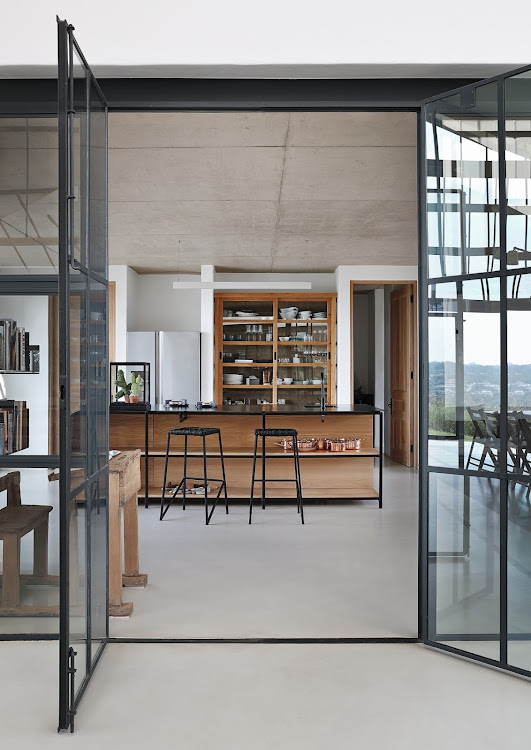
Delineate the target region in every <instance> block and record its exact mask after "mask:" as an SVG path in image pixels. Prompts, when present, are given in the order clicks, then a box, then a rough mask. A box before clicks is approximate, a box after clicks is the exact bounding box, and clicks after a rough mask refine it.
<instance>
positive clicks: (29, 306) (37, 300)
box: [0, 296, 48, 456]
mask: <svg viewBox="0 0 531 750" xmlns="http://www.w3.org/2000/svg"><path fill="white" fill-rule="evenodd" d="M0 318H11V319H13V320H16V322H17V325H18V326H21V327H23V328H25V329H26V331H28V332H29V335H30V337H29V340H30V344H37V345H38V346H39V347H40V371H39V373H38V374H35V375H0V398H8V399H14V400H16V401H26V403H27V406H28V409H29V427H30V432H29V437H30V439H29V447H28V448H27V449H26V450H23V451H19V452H18V453H17V454H16V455H17V456H20V455H23V454H24V453H27V454H36V455H39V454H40V455H42V454H47V453H48V297H40V296H39V297H34V296H20V297H19V296H13V297H7V296H2V297H0Z"/></svg>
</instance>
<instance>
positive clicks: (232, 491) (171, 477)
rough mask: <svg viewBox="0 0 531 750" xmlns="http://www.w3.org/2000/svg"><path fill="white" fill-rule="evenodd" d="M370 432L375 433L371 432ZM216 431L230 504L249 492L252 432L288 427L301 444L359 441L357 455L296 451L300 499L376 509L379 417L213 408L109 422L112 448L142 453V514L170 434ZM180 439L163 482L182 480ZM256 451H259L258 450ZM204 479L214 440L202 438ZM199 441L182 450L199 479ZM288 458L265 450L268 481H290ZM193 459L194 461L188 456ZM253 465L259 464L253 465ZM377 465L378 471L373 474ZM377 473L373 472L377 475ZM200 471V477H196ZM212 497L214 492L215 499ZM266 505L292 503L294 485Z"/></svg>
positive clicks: (366, 412)
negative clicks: (371, 504)
mask: <svg viewBox="0 0 531 750" xmlns="http://www.w3.org/2000/svg"><path fill="white" fill-rule="evenodd" d="M376 425H378V427H377V428H376ZM182 426H187V427H219V429H220V430H221V439H222V441H223V453H224V457H225V470H226V475H227V489H228V494H229V498H230V499H248V498H249V494H250V487H251V471H252V457H253V450H254V431H255V429H256V428H258V427H262V428H273V427H290V428H293V429H296V430H297V431H298V433H299V440H300V439H301V438H309V437H313V438H318V437H324V438H335V437H339V438H346V437H350V438H361V439H362V440H363V442H362V444H361V448H360V449H359V450H348V451H338V452H330V451H324V450H323V451H320V450H318V451H308V452H304V451H301V452H300V463H301V479H302V491H303V496H304V499H305V500H312V499H313V500H351V501H355V500H367V499H374V500H376V501H378V505H379V507H380V508H381V507H382V492H381V488H382V459H383V453H382V450H381V448H376V447H375V434H377V435H378V436H379V438H380V439H379V444H380V446H381V445H382V440H381V436H382V434H383V429H382V428H383V413H382V411H381V410H380V409H376V408H375V407H372V406H367V405H364V404H347V405H339V406H336V407H334V408H327V409H326V410H325V411H324V412H322V411H321V410H320V408H319V407H313V406H312V407H309V408H306V407H304V406H300V405H288V404H278V405H265V404H264V405H232V406H218V407H216V408H214V409H196V408H187V409H180V408H179V409H177V408H169V409H167V408H164V407H160V408H156V409H151V410H150V411H147V412H145V413H139V412H127V411H123V412H120V413H114V412H113V413H111V415H110V441H109V444H110V448H111V449H112V450H133V449H136V448H140V450H141V451H142V454H143V461H142V489H141V494H142V495H143V496H144V498H145V503H146V507H147V505H148V501H149V499H152V500H155V499H156V500H159V499H160V496H161V492H162V483H163V472H164V457H165V452H166V441H167V436H168V431H169V430H171V429H173V428H175V427H182ZM183 447H184V439H183V438H180V437H174V438H173V439H172V446H171V453H170V461H169V467H168V481H171V482H172V483H174V484H178V482H179V481H180V479H181V478H182V474H183ZM259 447H260V446H259ZM207 450H208V457H209V461H208V463H209V474H210V475H214V476H218V475H219V466H220V464H219V460H217V459H219V448H218V444H217V439H213V440H210V439H209V438H207ZM200 455H201V442H200V441H199V440H198V441H197V446H196V445H194V440H193V439H191V440H190V441H189V443H188V456H192V458H191V459H190V458H189V465H190V466H189V471H188V473H191V470H192V468H193V472H194V473H193V475H194V476H201V475H202V472H203V467H202V459H201V458H199V456H200ZM292 455H293V454H292V451H291V450H289V449H288V450H284V448H282V447H281V446H277V445H275V444H274V440H273V439H271V438H270V439H268V440H267V443H266V457H267V458H271V459H273V458H275V459H276V460H270V461H268V462H267V476H268V477H271V478H275V479H283V478H286V479H291V478H292V476H293V461H292ZM194 456H195V457H194ZM258 464H259V462H258ZM376 465H377V467H376ZM376 468H377V471H376ZM197 472H199V473H197ZM214 494H215V493H214ZM268 497H270V498H271V499H278V500H281V499H292V498H293V484H292V483H288V482H286V484H284V483H283V482H278V483H277V482H275V484H274V485H269V487H268Z"/></svg>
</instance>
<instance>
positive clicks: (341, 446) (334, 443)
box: [328, 438, 347, 453]
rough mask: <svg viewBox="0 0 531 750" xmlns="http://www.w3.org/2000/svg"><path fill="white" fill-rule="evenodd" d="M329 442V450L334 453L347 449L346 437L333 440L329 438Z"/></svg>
mask: <svg viewBox="0 0 531 750" xmlns="http://www.w3.org/2000/svg"><path fill="white" fill-rule="evenodd" d="M328 443H329V446H328V450H330V451H332V453H339V452H340V451H344V450H346V449H347V448H346V442H345V440H344V438H333V439H332V440H329V441H328Z"/></svg>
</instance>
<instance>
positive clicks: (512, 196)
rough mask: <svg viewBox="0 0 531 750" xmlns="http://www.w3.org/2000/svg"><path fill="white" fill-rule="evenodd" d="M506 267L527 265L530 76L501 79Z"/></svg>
mask: <svg viewBox="0 0 531 750" xmlns="http://www.w3.org/2000/svg"><path fill="white" fill-rule="evenodd" d="M505 115H506V119H505V131H506V144H505V160H506V167H505V171H506V190H507V267H508V269H511V268H514V267H520V268H524V267H525V268H531V237H530V234H529V230H530V226H529V219H530V216H531V200H530V199H531V76H530V74H529V72H527V73H522V74H521V75H517V76H512V77H511V78H508V79H507V81H506V83H505Z"/></svg>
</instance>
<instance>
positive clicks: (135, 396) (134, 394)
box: [129, 372, 142, 404]
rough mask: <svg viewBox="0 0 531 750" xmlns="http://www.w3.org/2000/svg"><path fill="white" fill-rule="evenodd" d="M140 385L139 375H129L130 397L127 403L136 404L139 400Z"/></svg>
mask: <svg viewBox="0 0 531 750" xmlns="http://www.w3.org/2000/svg"><path fill="white" fill-rule="evenodd" d="M140 383H142V377H141V375H140V374H138V375H135V373H134V372H133V373H131V384H130V388H131V395H130V396H129V402H130V403H132V404H138V401H139V398H140V395H139V394H140Z"/></svg>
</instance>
